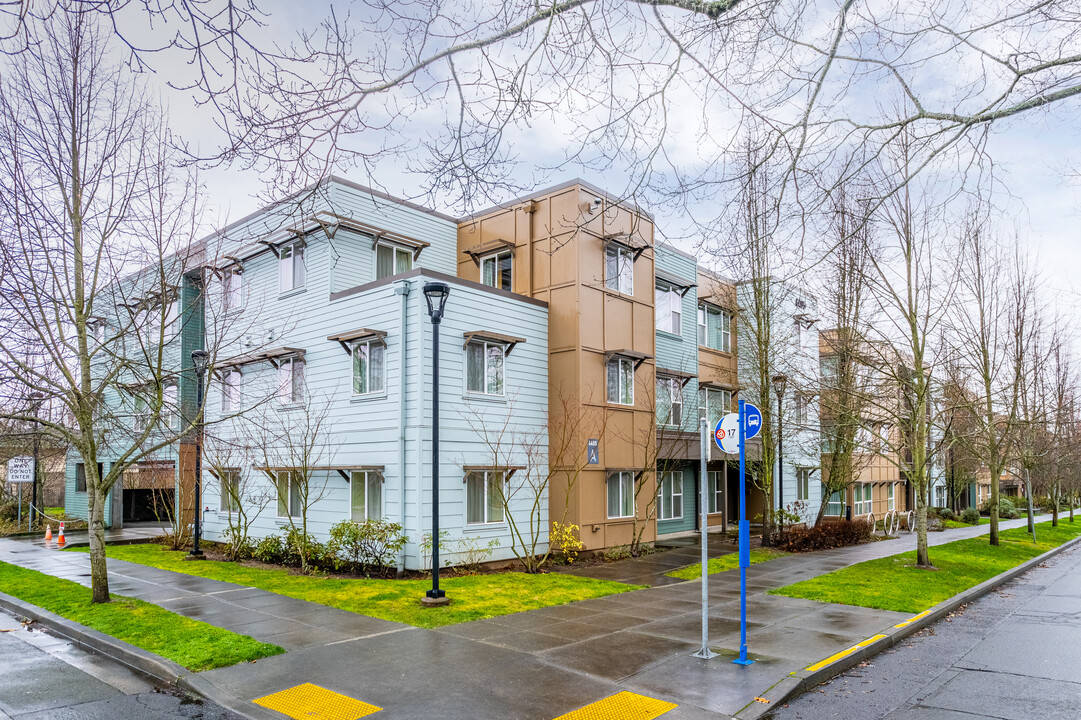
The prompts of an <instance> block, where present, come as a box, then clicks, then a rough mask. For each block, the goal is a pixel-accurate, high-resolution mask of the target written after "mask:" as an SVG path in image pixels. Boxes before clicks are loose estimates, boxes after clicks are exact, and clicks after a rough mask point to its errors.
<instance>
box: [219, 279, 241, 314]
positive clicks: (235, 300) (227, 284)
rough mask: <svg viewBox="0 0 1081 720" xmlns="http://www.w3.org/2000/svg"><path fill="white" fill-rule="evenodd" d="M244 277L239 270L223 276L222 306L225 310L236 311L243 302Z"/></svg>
mask: <svg viewBox="0 0 1081 720" xmlns="http://www.w3.org/2000/svg"><path fill="white" fill-rule="evenodd" d="M243 277H244V276H243V275H241V274H240V273H238V272H227V273H225V277H224V278H222V285H223V286H224V287H223V288H222V308H223V309H224V310H225V312H236V311H237V310H239V309H240V307H241V305H242V304H243V296H242V293H243V292H244V281H243Z"/></svg>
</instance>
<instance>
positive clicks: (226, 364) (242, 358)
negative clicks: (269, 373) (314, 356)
mask: <svg viewBox="0 0 1081 720" xmlns="http://www.w3.org/2000/svg"><path fill="white" fill-rule="evenodd" d="M291 357H299V358H301V359H303V358H304V350H303V349H302V348H295V347H280V348H272V349H270V350H259V351H257V352H253V353H248V354H246V355H237V356H235V357H231V358H228V359H226V360H220V361H219V362H217V363H215V365H216V366H217V367H219V368H232V367H241V366H243V365H252V364H253V363H257V362H263V361H267V362H269V363H270V364H271V365H273V366H274V367H278V364H279V363H280V362H281V361H282V360H285V359H287V358H291Z"/></svg>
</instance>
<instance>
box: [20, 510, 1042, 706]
mask: <svg viewBox="0 0 1081 720" xmlns="http://www.w3.org/2000/svg"><path fill="white" fill-rule="evenodd" d="M1023 523H1024V521H1023V520H1021V521H1013V522H1012V523H1004V524H1003V525H1004V527H1011V526H1016V525H1020V524H1023ZM986 530H987V526H976V527H972V528H964V529H960V530H950V531H946V532H942V533H935V534H932V535H931V536H930V538H929V541H930V542H931V544H932V545H936V544H941V543H944V542H952V541H954V540H958V539H961V538H963V537H971V536H975V535H979V534H982V533H985V532H986ZM692 542H693V540H692ZM729 547H730V545H729V543H728V539H727V538H726V537H724V536H720V535H718V537H717V540H716V547H714V538H713V537H711V538H710V555H711V556H716V555H720V554H725V553H727V552H730V551H731V550H729ZM913 547H915V537H914V535H906V536H904V537H900V538H897V539H893V540H886V541H881V542H875V543H869V544H866V545H861V546H857V547H853V548H840V549H837V550H829V551H824V552H817V553H808V554H802V555H792V556H788V557H784V558H778V559H775V560H772V561H770V562H767V563H762V564H759V565H755V566H752V567H751V568H749V569H748V573H747V577H748V583H747V587H748V603H747V617H748V640H747V643H748V649H749V654H750V656H751V657H752V658H754V659H755V660H756V663H755V664H753V665H750V666H748V667H740V666H737V665H733V664H732V663H731V662H730V661H731V659H732V658H734V657H735V656H736V655H737V651H738V648H739V573H738V571H732V572H727V573H721V574H717V575H713V576H711V577H710V581H709V598H710V609H709V631H710V647H711V648H712V649H713V650H714V651H715V652H718V653H720V656H719V657H716V658H713V659H711V660H701V659H699V658H695V657H692V656H691V654H692V653H693V652H695V651H696V650H699V649H700V647H701V585H700V581H689V582H674V583H666V584H663V585H662V584H660V583H659V582H658V583H654V584H656V585H658V586H656V587H652V588H649V589H645V590H639V591H635V592H630V593H623V594H620V595H614V596H609V597H605V598H597V599H592V600H585V601H581V602H576V603H571V604H568V605H563V606H556V607H549V608H543V609H539V610H534V611H530V612H524V613H518V614H515V615H508V616H502V617H497V618H491V619H486V620H478V621H475V622H470V623H463V624H460V625H454V626H449V627H445V628H440V629H437V630H422V629H417V628H412V627H409V626H406V625H401V624H397V623H390V622H386V621H383V620H378V619H375V618H369V617H366V616H363V615H356V614H352V613H347V612H343V611H340V610H335V609H333V608H327V607H323V606H320V605H316V604H313V603H307V602H303V601H299V600H293V599H290V598H287V597H284V596H280V595H276V594H274V593H269V592H265V591H262V590H257V589H254V588H244V587H241V586H238V585H232V584H230V583H223V582H218V581H215V580H206V579H203V578H197V577H192V576H186V575H181V574H178V573H173V572H170V571H165V570H158V569H155V568H148V567H144V566H140V565H134V564H131V563H125V562H120V561H113V560H110V561H109V569H110V582H111V583H112V589H113V591H114V592H117V593H119V594H124V595H133V596H135V597H142V598H144V599H147V600H150V601H151V602H155V603H157V604H159V605H162V606H163V607H166V608H169V609H171V610H173V611H175V612H178V613H180V614H183V615H187V616H189V617H194V618H197V619H200V620H203V621H205V622H208V623H210V624H213V625H217V626H220V627H224V628H227V629H230V630H233V631H235V632H240V633H242V634H246V635H251V636H252V637H255V638H257V639H259V640H264V641H267V642H275V643H277V644H279V645H282V646H283V647H285V648H286V649H288V650H289V652H288V653H286V654H284V655H279V656H276V657H273V658H267V659H265V660H260V661H259V662H258V663H255V664H242V665H236V666H233V667H228V668H219V669H217V670H212V671H208V672H205V673H202V674H201V676H202V677H203V678H204V679H206V680H208V681H209V682H211V683H213V684H215V685H217V686H218V687H219V688H221V689H222V690H224V691H226V692H228V693H229V694H232V695H234V696H235V697H238V698H241V699H243V700H252V699H255V698H258V697H261V696H263V695H267V694H270V693H274V692H277V691H280V690H283V689H287V688H290V687H293V686H295V685H297V684H299V683H303V682H312V683H316V684H318V685H320V686H322V687H325V688H328V689H330V690H333V691H336V692H340V693H343V694H345V695H349V696H350V697H354V698H357V699H359V700H362V701H364V702H367V703H372V704H374V705H377V706H379V707H381V708H383V710H382V711H381V713H380V715H379V717H381V718H416V717H420V716H422V715H425V716H433V717H436V716H438V717H441V718H459V717H460V718H476V717H504V718H525V719H532V718H535V719H537V720H544V719H547V718H554V717H557V716H558V715H561V714H563V713H566V712H569V711H571V710H574V709H576V708H579V707H581V706H582V705H584V704H586V703H589V702H593V701H596V700H599V699H601V698H605V697H608V696H610V695H613V694H615V693H617V692H620V691H623V690H630V691H632V692H636V693H640V694H644V695H647V696H650V697H655V698H659V699H662V700H667V701H670V702H674V703H678V704H679V705H680V707H679V708H677V709H675V710H672V711H670V712H668V713H666V714H665V715H664V718H665V720H687V719H688V718H707V717H710V718H724V717H728V716H731V715H733V714H735V713H736V712H738V711H739V710H740V709H741V708H743V707H744V706H745V705H747V704H748V703H751V702H753V701H754V698H755V696H756V695H759V694H761V693H762V692H763V691H764V690H765V689H766V688H768V687H770V686H771V685H773V684H774V683H776V682H777V681H778V680H780V679H781V678H783V677H785V676H787V674H788V673H789V672H791V671H793V670H796V669H799V668H802V667H805V666H806V665H808V664H810V663H812V662H814V661H816V660H820V659H822V658H824V657H827V656H829V655H832V654H833V653H835V652H837V651H839V650H841V649H843V648H845V647H848V646H850V645H852V644H853V643H854V642H857V641H859V640H862V639H864V638H866V637H868V636H870V635H873V634H875V633H877V632H878V631H880V630H883V629H885V628H888V627H890V626H892V625H893V624H895V623H897V622H898V621H900V620H907V619H908V617H909V616H908V615H905V614H902V613H894V612H886V611H879V610H870V609H865V608H855V607H849V606H839V605H831V604H827V603H819V602H814V601H810V600H802V599H795V598H786V597H781V596H772V595H767V594H766V591H767V590H769V589H772V588H775V587H780V586H782V585H788V584H790V583H792V582H796V581H798V580H802V579H805V578H809V577H814V576H816V575H820V574H823V573H826V572H830V571H832V570H836V569H839V568H842V567H846V566H848V565H852V564H854V563H858V562H862V561H864V560H869V559H873V558H877V557H886V556H888V555H892V554H895V553H899V552H904V551H907V550H910V549H912V548H913ZM699 557H700V555H699V549H698V547H697V546H695V545H688V546H685V547H681V548H675V549H673V550H669V551H667V552H662V553H656V554H653V555H650V556H647V557H645V558H637V559H634V560H630V561H623V562H618V563H613V564H611V565H609V566H594V567H582V568H575V574H579V573H580V574H583V575H588V576H592V577H598V576H602V577H605V578H606V579H616V578H640V579H644V578H647V577H649V578H653V579H656V578H658V577H662V576H663V574H664V572H668V571H669V570H671V569H674V568H675V567H681V566H684V565H687V564H689V563H693V562H697V561H698V559H699ZM0 560H3V561H5V562H11V563H15V564H19V565H24V566H26V567H32V568H34V569H38V570H41V571H42V572H48V573H51V574H54V575H57V576H59V577H67V578H69V579H73V580H75V581H77V582H81V583H83V584H88V582H89V571H88V557H87V556H86V555H85V554H83V553H57V552H55V551H53V550H47V549H44V548H40V547H35V546H34V545H32V544H30V543H19V542H13V541H5V540H0ZM669 580H671V579H669ZM662 582H665V581H662Z"/></svg>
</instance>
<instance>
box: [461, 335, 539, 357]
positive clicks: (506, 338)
mask: <svg viewBox="0 0 1081 720" xmlns="http://www.w3.org/2000/svg"><path fill="white" fill-rule="evenodd" d="M462 337H464V338H465V343H464V344H463V345H462V347H465V346H466V345H468V344H469V343H471V342H474V341H477V342H479V341H487V342H493V343H502V344H503V345H505V346H506V348H507V349H506V351H504V353H503V354H504V355H510V351H511V350H513V349H514V346H515V345H517V344H518V343H524V342H525V338H520V337H514V336H513V335H503V334H502V333H497V332H489V331H487V330H470V331H469V332H465V333H462Z"/></svg>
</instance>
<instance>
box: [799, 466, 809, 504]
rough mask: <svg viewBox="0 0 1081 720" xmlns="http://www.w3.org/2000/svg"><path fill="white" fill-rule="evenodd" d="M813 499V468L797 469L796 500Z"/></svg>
mask: <svg viewBox="0 0 1081 720" xmlns="http://www.w3.org/2000/svg"><path fill="white" fill-rule="evenodd" d="M810 499H811V468H796V500H810Z"/></svg>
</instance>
